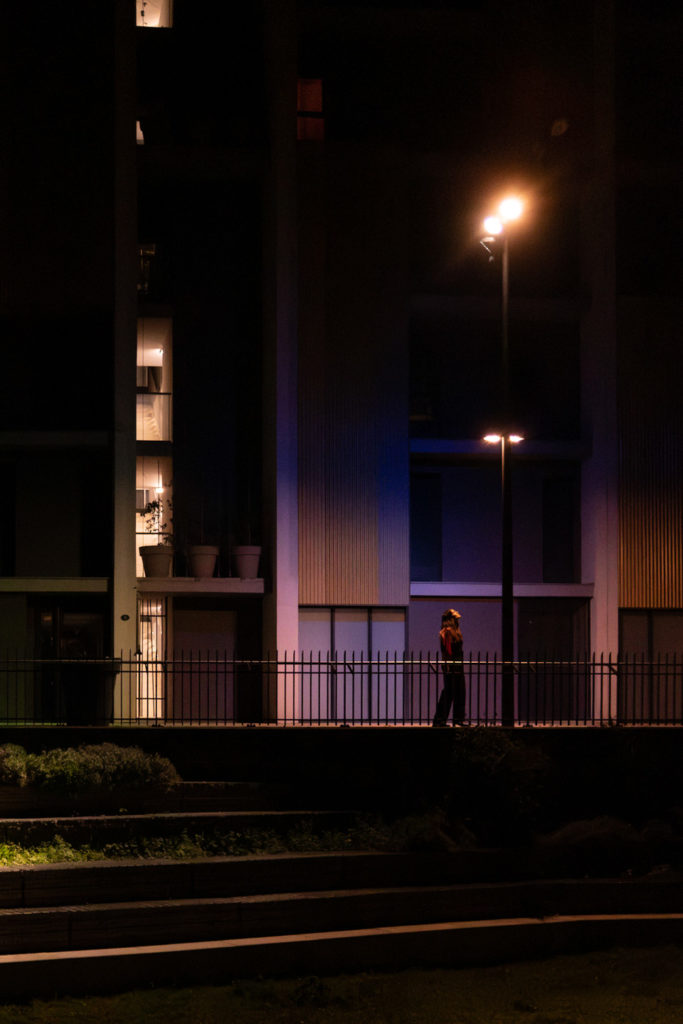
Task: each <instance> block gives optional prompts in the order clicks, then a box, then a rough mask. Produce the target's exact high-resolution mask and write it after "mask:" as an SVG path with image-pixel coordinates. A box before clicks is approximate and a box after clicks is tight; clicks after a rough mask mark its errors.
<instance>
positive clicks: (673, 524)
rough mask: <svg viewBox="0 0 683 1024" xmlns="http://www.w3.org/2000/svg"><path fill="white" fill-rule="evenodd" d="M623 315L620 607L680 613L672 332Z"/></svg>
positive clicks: (682, 461)
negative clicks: (669, 609)
mask: <svg viewBox="0 0 683 1024" xmlns="http://www.w3.org/2000/svg"><path fill="white" fill-rule="evenodd" d="M630 312H631V316H630V317H629V319H628V326H626V325H625V323H622V336H623V337H624V338H625V344H624V346H623V349H624V351H622V353H621V355H620V357H621V359H622V374H621V380H620V410H619V411H620V424H619V428H620V440H621V446H620V467H619V469H620V482H619V527H620V539H619V584H620V586H619V604H620V606H621V607H622V608H680V607H682V606H683V409H682V408H681V405H680V401H679V399H678V396H677V395H676V394H675V391H676V387H677V384H676V382H677V379H678V375H677V373H676V372H674V371H675V367H676V361H677V359H678V355H677V340H676V332H675V327H673V326H672V324H673V322H674V321H673V318H672V319H671V320H670V321H669V322H668V323H667V322H666V321H660V323H659V324H656V323H653V321H652V317H651V316H646V315H644V313H645V312H649V310H644V309H643V310H641V309H640V308H639V307H637V306H636V307H635V308H634V309H631V310H630ZM639 314H640V315H639ZM624 320H626V318H624ZM645 337H647V338H648V346H647V355H646V356H645V355H644V351H643V340H642V339H644V338H645Z"/></svg>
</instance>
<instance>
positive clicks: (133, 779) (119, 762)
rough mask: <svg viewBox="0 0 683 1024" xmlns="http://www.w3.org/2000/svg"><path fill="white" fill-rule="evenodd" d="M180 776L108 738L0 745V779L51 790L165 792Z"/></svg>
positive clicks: (161, 760) (157, 759)
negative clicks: (40, 746) (45, 745)
mask: <svg viewBox="0 0 683 1024" xmlns="http://www.w3.org/2000/svg"><path fill="white" fill-rule="evenodd" d="M179 781H180V776H179V775H178V773H177V772H176V770H175V768H174V767H173V765H172V764H171V762H170V761H169V760H168V758H165V757H162V756H161V755H160V754H146V753H145V752H144V751H143V750H141V749H140V748H139V747H118V746H116V745H115V744H114V743H100V744H97V745H90V746H82V747H78V748H73V747H67V748H64V749H62V748H57V749H55V750H48V751H43V753H41V754H27V753H26V751H25V750H23V748H22V747H19V746H15V745H14V744H6V745H5V746H3V747H0V783H2V784H4V785H15V786H23V785H26V786H35V787H36V789H44V790H49V791H50V792H53V793H64V794H72V793H90V792H97V791H105V792H114V791H117V790H126V791H130V790H138V789H144V790H146V791H150V790H151V791H157V792H166V791H167V790H169V789H170V788H171V787H172V786H173V785H175V784H176V783H177V782H179Z"/></svg>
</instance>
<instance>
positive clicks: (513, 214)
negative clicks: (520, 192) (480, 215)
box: [484, 196, 524, 237]
mask: <svg viewBox="0 0 683 1024" xmlns="http://www.w3.org/2000/svg"><path fill="white" fill-rule="evenodd" d="M523 212H524V203H523V202H522V200H521V199H519V197H518V196H506V197H505V199H503V200H501V202H500V203H499V204H498V212H497V213H495V214H494V215H493V216H491V217H487V218H486V220H485V221H484V231H485V232H486V233H487V235H493V236H495V237H497V236H498V235H502V234H503V231H504V230H505V225H506V224H510V223H511V221H513V220H519V218H520V217H521V216H522V213H523Z"/></svg>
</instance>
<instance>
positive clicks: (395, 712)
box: [0, 651, 683, 726]
mask: <svg viewBox="0 0 683 1024" xmlns="http://www.w3.org/2000/svg"><path fill="white" fill-rule="evenodd" d="M443 667H444V663H443V661H442V660H441V658H440V657H439V656H438V655H433V654H418V655H413V654H411V655H400V656H399V655H389V654H388V653H387V654H384V655H380V654H377V655H375V656H373V657H368V656H367V655H364V654H358V653H353V652H352V653H346V652H344V653H337V654H334V655H331V654H326V655H323V654H320V653H316V654H312V653H309V654H303V653H296V654H282V655H278V656H273V657H266V658H263V659H245V658H235V657H229V656H227V655H224V654H222V653H214V654H211V653H207V652H202V653H197V652H188V651H180V652H177V653H175V654H174V656H173V657H171V658H166V659H163V660H156V659H155V660H149V659H145V658H143V657H141V656H140V655H136V654H129V655H128V656H127V657H126V656H124V655H122V656H121V657H120V658H105V659H72V660H69V659H48V660H45V659H43V660H39V659H34V658H27V657H20V656H17V655H15V656H9V655H5V656H4V657H0V723H2V724H5V725H46V724H53V725H109V724H112V725H117V724H118V725H135V726H149V725H213V726H237V725H278V726H347V725H348V726H351V725H353V726H426V725H430V724H431V723H432V720H433V718H434V713H435V710H436V704H437V700H438V697H439V694H440V692H441V689H442V687H443ZM462 669H463V672H464V677H465V686H466V706H465V720H464V721H465V724H470V725H482V726H495V725H500V724H501V704H502V702H501V684H502V676H503V666H502V662H501V660H500V659H499V658H498V657H496V656H488V655H485V656H481V655H477V656H474V655H472V656H470V657H468V658H466V659H465V660H464V662H463V664H462ZM513 672H514V680H515V724H517V725H519V726H558V725H564V726H572V725H573V726H604V725H683V657H681V656H680V655H663V656H661V657H657V658H645V657H644V656H613V655H599V656H598V655H586V656H585V657H584V658H576V659H571V660H568V659H553V658H538V659H526V660H519V661H515V662H514V663H513Z"/></svg>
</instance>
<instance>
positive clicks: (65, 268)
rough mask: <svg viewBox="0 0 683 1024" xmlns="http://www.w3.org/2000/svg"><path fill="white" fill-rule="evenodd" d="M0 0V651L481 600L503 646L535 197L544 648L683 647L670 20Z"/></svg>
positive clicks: (532, 603)
mask: <svg viewBox="0 0 683 1024" xmlns="http://www.w3.org/2000/svg"><path fill="white" fill-rule="evenodd" d="M4 17H5V19H6V24H7V29H8V31H7V32H6V33H5V37H6V39H8V40H9V46H8V48H7V52H6V54H5V59H6V61H7V64H8V67H9V70H10V73H11V74H10V80H11V83H12V96H13V97H14V99H13V102H12V104H11V108H10V110H9V112H8V124H9V126H10V135H11V138H12V146H11V147H10V153H9V158H8V161H7V165H6V169H5V172H4V173H5V178H6V182H5V184H6V186H7V187H6V189H5V190H4V192H5V196H6V199H5V201H4V206H5V210H4V213H5V221H6V223H7V225H8V230H7V239H8V244H7V246H6V249H5V252H4V255H3V277H4V280H5V287H4V289H3V296H2V301H3V308H4V315H3V320H4V325H5V330H6V341H5V346H6V352H7V362H6V365H5V370H4V373H3V378H4V379H3V385H2V386H3V401H2V410H1V411H0V416H1V417H2V426H1V430H0V457H1V458H2V463H3V468H4V471H5V481H6V486H5V488H4V489H3V498H2V503H1V506H0V522H1V531H0V532H1V535H2V536H1V539H0V608H1V615H0V646H1V647H4V648H6V649H8V648H16V649H21V650H24V651H28V652H30V653H32V654H33V655H36V656H44V657H48V656H49V657H65V656H67V655H68V654H69V653H72V654H87V655H88V656H89V657H93V658H106V657H108V656H111V655H113V654H116V653H118V652H120V651H126V652H127V651H137V652H139V653H140V656H141V657H143V658H147V659H152V660H156V659H163V658H165V657H167V656H170V654H171V652H173V651H177V652H183V651H197V650H212V651H217V652H221V653H224V654H225V655H226V656H232V655H236V656H238V657H248V658H259V657H261V656H262V655H264V654H265V653H266V652H268V651H276V650H277V651H294V650H305V651H320V652H327V651H332V650H338V651H344V650H346V651H355V652H357V653H361V652H367V653H370V652H373V651H381V652H391V653H392V654H393V652H403V651H404V650H408V651H428V650H434V649H435V647H436V634H437V630H438V625H439V622H440V615H441V612H442V610H443V608H445V607H456V608H457V609H458V610H459V611H460V612H461V613H462V615H463V629H464V633H465V643H466V647H467V648H468V649H472V650H473V651H481V652H490V653H493V652H495V651H497V650H499V648H500V587H501V580H500V577H501V530H500V458H499V454H498V452H497V450H495V449H494V450H491V449H490V448H489V447H488V446H487V445H486V444H485V443H484V442H483V440H482V438H483V435H484V434H485V433H486V432H488V431H490V430H491V428H495V427H496V426H497V425H498V422H499V419H500V391H499V387H498V382H499V376H500V339H501V305H500V301H501V297H500V293H501V276H500V275H501V267H500V261H499V259H498V258H497V257H495V254H494V259H493V260H492V261H491V260H490V259H489V252H488V250H486V249H484V248H482V246H481V245H480V240H481V237H482V229H481V221H482V219H483V217H484V215H486V214H487V213H489V212H490V207H491V205H492V204H494V203H495V202H497V200H498V199H499V198H500V197H501V196H502V195H503V194H504V192H505V191H506V190H508V189H510V188H513V189H515V190H517V191H518V192H519V193H520V194H521V195H522V196H523V197H524V200H525V214H524V217H523V218H522V219H521V220H520V222H519V223H518V225H516V226H515V230H514V235H513V236H512V237H511V238H510V304H509V345H510V392H511V396H512V412H513V416H514V419H515V426H516V428H517V429H518V430H519V433H520V434H522V435H523V437H524V441H523V442H522V443H520V445H519V446H518V447H517V448H516V449H515V453H514V461H513V505H512V520H513V527H514V545H513V546H514V587H515V651H516V654H517V655H518V656H520V657H524V656H526V654H532V655H533V656H537V655H539V654H542V653H544V652H547V653H552V654H553V655H559V656H562V657H569V658H571V657H573V656H576V655H580V654H582V653H584V652H586V651H606V652H615V651H617V650H618V649H620V648H621V649H627V650H643V651H644V652H646V653H650V654H651V653H654V652H659V651H668V650H671V651H674V650H680V649H681V648H683V527H682V526H681V523H682V522H683V517H682V516H681V506H682V503H683V484H682V480H683V474H681V466H680V458H681V455H680V452H681V451H682V450H683V445H682V444H681V440H682V435H683V425H682V424H681V412H680V403H679V402H678V396H677V394H676V387H675V381H676V372H677V370H678V369H679V368H680V355H679V328H678V325H677V319H678V318H677V313H676V309H675V306H676V297H677V289H678V287H679V285H680V261H679V260H678V258H677V253H676V251H675V244H674V242H673V241H672V239H673V238H675V231H668V232H665V231H664V230H662V229H663V227H664V222H665V218H666V213H667V211H676V210H680V184H679V175H678V170H679V168H680V160H681V152H680V141H679V139H680V133H676V132H675V131H673V130H672V127H673V126H672V125H671V124H670V123H669V121H668V120H667V117H668V116H673V115H671V107H670V105H669V101H668V99H667V98H669V99H670V96H671V95H672V90H675V88H676V82H675V80H674V78H675V76H674V73H673V71H672V70H671V67H672V65H671V63H670V62H669V61H667V55H669V51H670V50H671V48H672V47H673V46H675V41H676V39H678V40H679V41H680V32H681V23H680V18H674V17H671V16H669V15H667V14H665V13H664V12H662V14H661V15H658V14H657V12H654V11H651V12H649V13H648V14H647V15H642V14H641V13H640V12H639V10H638V9H637V8H636V7H635V5H633V6H631V5H624V6H623V7H620V8H619V10H618V11H615V10H614V9H613V7H612V5H611V4H610V3H608V2H606V0H595V2H588V0H586V3H582V4H580V5H579V8H577V9H576V11H575V15H574V17H573V19H572V22H571V25H567V24H566V22H565V21H563V20H562V19H560V18H558V16H557V15H556V14H553V12H552V11H548V12H541V13H539V12H536V13H534V12H532V11H526V12H523V11H517V12H513V11H511V10H509V9H508V8H507V7H506V6H505V5H502V4H498V3H496V2H493V0H492V2H491V3H489V4H484V5H481V4H471V3H470V4H468V3H452V4H438V5H436V4H435V5H430V4H420V5H417V6H413V7H407V6H404V5H403V4H400V3H395V4H390V3H384V2H373V3H367V4H359V5H355V6H354V7H353V8H348V7H347V6H346V5H342V4H334V3H328V4H323V3H317V2H315V3H310V4H301V5H296V4H294V3H293V2H291V3H290V2H284V3H278V2H274V0H273V2H270V0H264V2H263V3H260V4H253V5H251V4H250V5H243V6H242V7H238V8H235V7H234V6H231V7H230V9H229V10H226V9H225V7H224V5H221V4H218V3H213V2H212V0H207V2H206V3H205V4H203V5H202V9H201V11H199V10H198V9H197V8H196V7H195V5H191V4H189V3H187V2H185V3H183V2H182V0H174V2H173V3H171V0H158V2H156V0H137V2H135V0H131V2H130V3H128V2H123V0H122V2H114V0H111V2H106V3H102V4H98V5H96V7H95V8H94V9H93V10H91V11H88V13H87V16H86V15H85V14H84V15H83V17H82V18H75V19H73V20H72V21H68V22H67V21H66V20H65V19H64V17H63V12H62V11H60V10H58V9H56V6H55V5H49V4H45V5H41V4H38V5H37V7H36V14H35V17H34V19H33V20H32V21H31V22H29V21H28V20H26V19H25V18H24V17H23V15H22V13H21V12H19V11H14V12H9V13H8V14H7V15H5V16H4ZM517 18H518V19H519V20H516V19H517ZM667 69H668V70H667ZM643 82H647V84H648V89H647V90H644V89H642V88H639V83H641V84H642V83H643ZM678 87H679V89H680V83H679V86H678ZM667 111H669V114H667ZM157 542H158V543H160V544H161V545H162V546H164V547H168V548H172V550H173V560H172V563H171V565H170V568H169V569H168V570H167V572H168V575H163V574H160V575H156V574H155V575H149V571H148V572H147V573H146V572H145V570H144V568H143V565H142V560H141V555H140V549H141V548H144V547H145V546H149V545H151V544H155V543H157ZM167 542H168V543H167ZM194 545H211V546H213V547H215V548H217V556H218V557H217V564H216V568H215V569H214V570H213V571H212V572H210V574H208V575H198V573H197V570H195V569H193V567H192V565H191V561H190V549H191V548H192V546H194ZM243 545H249V546H257V547H258V548H260V560H259V563H258V569H257V570H254V569H251V570H246V573H243V574H242V575H240V572H239V570H238V568H237V565H236V562H235V558H234V555H235V549H236V548H237V547H239V546H243ZM157 572H159V570H155V573H157ZM254 572H255V573H256V575H253V573H254ZM146 699H148V700H149V701H150V702H151V703H149V707H150V708H153V709H154V714H156V712H157V711H158V708H157V707H156V703H155V701H156V699H157V698H156V697H155V695H154V693H151V694H148V695H147V698H146ZM151 713H152V712H150V714H151Z"/></svg>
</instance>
